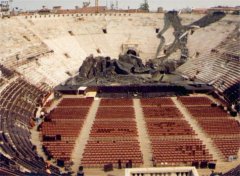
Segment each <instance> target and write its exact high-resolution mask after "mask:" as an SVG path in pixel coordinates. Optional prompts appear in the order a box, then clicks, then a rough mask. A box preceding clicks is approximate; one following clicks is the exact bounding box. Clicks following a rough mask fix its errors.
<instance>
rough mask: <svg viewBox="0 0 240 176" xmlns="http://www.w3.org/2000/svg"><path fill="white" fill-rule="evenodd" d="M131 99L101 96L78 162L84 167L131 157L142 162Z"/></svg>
mask: <svg viewBox="0 0 240 176" xmlns="http://www.w3.org/2000/svg"><path fill="white" fill-rule="evenodd" d="M132 105H133V102H132V99H102V100H101V102H100V107H99V108H98V111H97V115H96V120H95V121H94V124H93V126H92V129H91V133H90V139H89V141H88V143H87V145H86V148H85V150H84V154H83V159H82V161H81V164H82V165H83V166H84V167H103V165H104V164H108V163H112V164H113V165H114V167H116V166H117V163H118V160H121V162H122V163H124V166H125V163H126V162H128V161H129V160H132V164H133V166H138V165H140V164H141V163H142V154H141V152H140V146H139V142H138V141H137V137H138V134H137V127H136V121H135V115H134V109H133V107H132Z"/></svg>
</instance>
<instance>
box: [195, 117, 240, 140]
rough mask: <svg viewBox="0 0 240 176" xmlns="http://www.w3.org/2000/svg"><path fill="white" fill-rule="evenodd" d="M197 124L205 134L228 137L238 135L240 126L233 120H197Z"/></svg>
mask: <svg viewBox="0 0 240 176" xmlns="http://www.w3.org/2000/svg"><path fill="white" fill-rule="evenodd" d="M198 123H199V124H200V126H201V127H202V128H203V129H204V131H205V132H207V134H209V135H211V136H213V135H230V134H236V135H238V134H240V124H239V122H238V121H236V120H233V119H228V118H225V119H222V118H221V119H216V120H212V119H209V118H208V119H206V118H205V119H198Z"/></svg>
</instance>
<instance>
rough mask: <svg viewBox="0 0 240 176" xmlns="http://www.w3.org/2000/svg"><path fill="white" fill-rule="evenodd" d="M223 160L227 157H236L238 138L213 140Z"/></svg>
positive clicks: (239, 144)
mask: <svg viewBox="0 0 240 176" xmlns="http://www.w3.org/2000/svg"><path fill="white" fill-rule="evenodd" d="M213 141H214V143H215V144H216V145H217V146H218V148H219V149H220V151H221V152H222V154H223V156H224V158H225V159H228V157H229V156H235V157H236V156H237V155H238V151H239V149H240V137H230V138H213Z"/></svg>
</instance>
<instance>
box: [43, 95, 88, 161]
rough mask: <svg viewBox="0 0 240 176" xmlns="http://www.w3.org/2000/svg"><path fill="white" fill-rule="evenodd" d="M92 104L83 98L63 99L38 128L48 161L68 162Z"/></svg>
mask: <svg viewBox="0 0 240 176" xmlns="http://www.w3.org/2000/svg"><path fill="white" fill-rule="evenodd" d="M71 100H72V101H71ZM92 102H93V100H92V99H83V98H82V99H80V98H72V99H69V98H66V99H63V100H62V101H61V102H60V103H59V106H58V107H57V108H55V109H54V110H53V111H52V112H50V114H49V115H48V116H47V117H46V118H45V122H44V123H43V124H42V125H41V127H40V128H41V135H42V140H43V150H44V152H45V153H46V154H47V156H48V158H49V159H51V158H54V159H56V160H61V161H70V157H71V153H72V150H73V148H74V145H75V140H76V138H77V137H78V135H79V133H80V130H81V128H82V125H83V123H84V120H85V118H86V115H87V114H88V111H89V108H90V106H91V104H92Z"/></svg>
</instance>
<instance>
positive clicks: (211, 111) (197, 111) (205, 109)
mask: <svg viewBox="0 0 240 176" xmlns="http://www.w3.org/2000/svg"><path fill="white" fill-rule="evenodd" d="M188 111H189V113H190V114H192V116H194V117H227V116H228V114H227V112H225V111H223V110H222V109H220V108H219V107H211V106H192V107H188Z"/></svg>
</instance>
